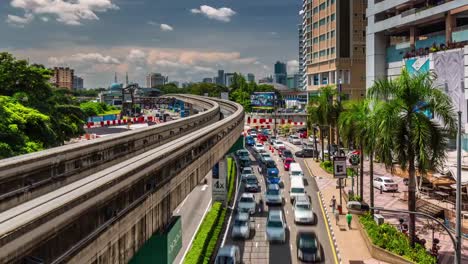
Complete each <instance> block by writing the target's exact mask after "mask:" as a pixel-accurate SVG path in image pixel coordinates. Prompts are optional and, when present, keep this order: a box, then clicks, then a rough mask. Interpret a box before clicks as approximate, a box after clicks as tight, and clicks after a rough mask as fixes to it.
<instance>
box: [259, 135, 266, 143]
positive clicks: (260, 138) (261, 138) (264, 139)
mask: <svg viewBox="0 0 468 264" xmlns="http://www.w3.org/2000/svg"><path fill="white" fill-rule="evenodd" d="M257 140H258V141H262V142H265V141H267V140H268V136H266V135H265V134H258V135H257Z"/></svg>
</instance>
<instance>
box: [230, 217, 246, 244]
mask: <svg viewBox="0 0 468 264" xmlns="http://www.w3.org/2000/svg"><path fill="white" fill-rule="evenodd" d="M231 236H232V237H233V238H243V239H248V238H249V237H250V215H249V214H248V213H245V212H239V213H237V214H236V217H235V218H234V224H233V226H232V233H231Z"/></svg>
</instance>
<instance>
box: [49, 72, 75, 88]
mask: <svg viewBox="0 0 468 264" xmlns="http://www.w3.org/2000/svg"><path fill="white" fill-rule="evenodd" d="M52 70H53V71H54V74H53V75H52V78H51V79H50V82H51V83H52V84H53V85H54V86H55V87H57V88H66V89H68V90H72V89H73V76H74V70H73V69H70V68H68V67H54V68H53V69H52Z"/></svg>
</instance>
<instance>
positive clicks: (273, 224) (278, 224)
mask: <svg viewBox="0 0 468 264" xmlns="http://www.w3.org/2000/svg"><path fill="white" fill-rule="evenodd" d="M268 227H283V223H281V221H268Z"/></svg>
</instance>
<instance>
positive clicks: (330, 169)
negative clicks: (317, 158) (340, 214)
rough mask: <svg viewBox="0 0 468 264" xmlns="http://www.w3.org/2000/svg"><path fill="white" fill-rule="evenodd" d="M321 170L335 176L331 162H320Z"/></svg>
mask: <svg viewBox="0 0 468 264" xmlns="http://www.w3.org/2000/svg"><path fill="white" fill-rule="evenodd" d="M320 168H322V169H323V170H325V171H326V172H328V173H330V174H333V162H331V161H328V160H327V161H323V162H320Z"/></svg>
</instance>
